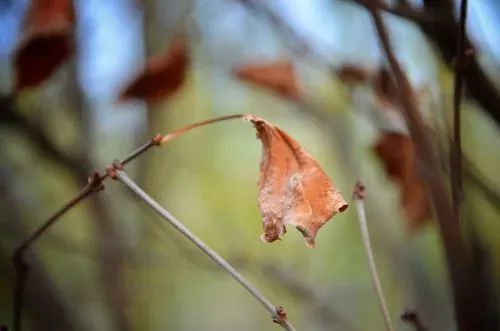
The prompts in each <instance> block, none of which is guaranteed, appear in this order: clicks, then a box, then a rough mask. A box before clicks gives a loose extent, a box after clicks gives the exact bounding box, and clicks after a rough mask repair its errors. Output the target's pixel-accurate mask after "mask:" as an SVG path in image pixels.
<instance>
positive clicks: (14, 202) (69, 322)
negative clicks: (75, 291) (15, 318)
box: [0, 168, 83, 331]
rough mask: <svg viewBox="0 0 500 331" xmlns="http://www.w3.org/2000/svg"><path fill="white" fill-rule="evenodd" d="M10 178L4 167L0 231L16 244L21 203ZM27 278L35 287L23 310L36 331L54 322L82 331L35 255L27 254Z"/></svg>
mask: <svg viewBox="0 0 500 331" xmlns="http://www.w3.org/2000/svg"><path fill="white" fill-rule="evenodd" d="M13 178H14V176H12V175H11V174H10V171H7V170H6V169H5V168H2V169H0V200H1V201H2V208H3V209H2V210H3V213H2V216H3V217H2V220H1V221H0V228H1V231H2V233H3V234H4V240H6V239H7V238H9V239H10V240H12V241H17V240H19V239H21V238H23V237H25V236H26V235H27V234H26V231H25V229H24V228H23V226H22V217H21V215H20V210H21V209H22V208H23V207H22V206H23V205H24V202H23V201H21V198H20V197H18V196H17V195H16V194H14V193H13V192H12V189H11V188H12V187H14V186H15V183H14V182H13ZM0 252H1V250H0ZM30 264H31V277H32V279H33V283H35V284H36V286H29V287H27V289H26V299H27V300H26V302H27V304H26V309H27V310H28V311H29V313H30V314H29V315H30V316H31V318H32V320H33V323H34V324H35V325H36V326H37V328H36V329H37V330H40V331H42V330H44V331H51V330H54V325H53V321H58V325H59V326H60V328H61V329H64V330H68V331H72V330H81V329H83V326H82V321H81V320H80V318H79V317H78V314H76V311H75V310H73V309H72V307H71V305H70V303H69V302H66V301H65V300H64V299H63V297H62V296H61V295H60V293H59V291H58V289H57V288H56V286H55V284H53V283H52V281H51V278H50V275H49V274H48V273H47V271H46V270H45V269H44V268H43V264H42V263H41V262H40V260H39V259H38V257H37V255H36V254H35V253H33V254H30Z"/></svg>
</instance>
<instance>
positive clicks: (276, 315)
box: [115, 165, 295, 331]
mask: <svg viewBox="0 0 500 331" xmlns="http://www.w3.org/2000/svg"><path fill="white" fill-rule="evenodd" d="M115 169H116V178H117V179H118V180H120V182H122V183H123V184H124V185H125V186H126V187H127V188H128V189H129V190H131V191H132V192H133V193H134V194H135V195H137V197H138V198H140V199H141V200H143V201H144V202H145V203H146V204H147V205H148V206H149V207H151V208H152V209H153V210H154V211H155V212H156V213H158V215H160V216H161V217H162V218H163V219H164V220H165V221H167V222H168V223H169V224H170V225H171V226H173V227H174V228H175V229H176V230H177V231H179V232H180V233H181V234H182V235H183V236H184V237H186V238H187V239H188V240H189V241H191V242H192V243H193V244H194V245H196V246H197V247H198V248H199V249H200V250H201V251H203V253H205V254H206V255H208V257H210V258H211V259H212V260H213V261H214V262H215V263H216V264H217V265H219V266H220V267H221V268H222V269H224V270H226V271H227V272H228V273H229V274H230V275H231V277H233V278H234V279H235V280H236V281H237V282H238V283H240V285H241V286H243V287H244V288H245V289H246V290H247V291H248V292H249V293H250V294H251V295H252V296H253V297H254V298H255V299H257V301H259V302H260V303H261V304H262V305H263V306H264V308H266V309H267V310H268V311H269V312H270V313H271V314H272V317H273V321H274V322H276V323H278V324H279V325H281V326H282V327H283V329H285V330H290V331H292V330H295V329H294V327H293V326H292V325H291V324H290V322H288V320H287V319H286V314H285V313H284V310H283V308H281V307H276V306H275V305H273V304H272V303H271V302H270V301H269V300H268V299H267V298H266V297H265V296H264V295H263V294H261V293H260V292H259V291H258V290H257V289H256V288H255V287H254V286H253V285H252V284H250V283H249V282H248V280H247V279H246V278H245V277H243V276H242V275H241V274H240V273H239V272H238V271H237V270H236V269H234V268H233V267H232V266H231V265H230V264H229V263H228V262H227V261H226V260H224V259H223V258H222V257H221V256H220V255H219V254H217V252H215V251H214V250H213V249H212V248H210V247H209V246H208V245H206V244H205V243H204V242H203V241H202V240H201V239H200V238H198V237H197V236H196V235H194V234H193V233H192V232H191V231H190V230H189V229H188V228H187V227H186V226H184V224H182V223H181V222H180V221H179V220H178V219H177V218H175V217H174V216H173V215H172V214H170V213H169V212H168V211H167V210H165V209H164V208H163V207H162V206H160V205H159V204H158V203H157V202H156V201H155V200H154V199H153V198H151V197H150V196H149V195H148V194H147V193H146V192H144V191H143V190H142V189H141V188H140V187H139V186H138V185H137V184H136V183H135V182H134V181H132V179H130V177H129V176H128V175H127V174H126V173H125V172H124V171H122V170H120V169H119V165H117V167H116V168H115Z"/></svg>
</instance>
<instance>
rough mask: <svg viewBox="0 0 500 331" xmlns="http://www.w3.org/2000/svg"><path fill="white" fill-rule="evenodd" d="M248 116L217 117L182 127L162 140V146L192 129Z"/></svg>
mask: <svg viewBox="0 0 500 331" xmlns="http://www.w3.org/2000/svg"><path fill="white" fill-rule="evenodd" d="M245 116H246V115H245V114H233V115H227V116H221V117H215V118H211V119H209V120H206V121H201V122H196V123H193V124H190V125H186V126H185V127H182V128H180V129H177V130H174V131H172V132H170V133H169V134H167V135H165V136H164V137H163V139H161V144H165V143H167V142H169V141H170V140H172V139H174V138H177V137H178V136H180V135H182V134H184V133H186V132H188V131H191V130H192V129H195V128H199V127H201V126H205V125H209V124H214V123H218V122H222V121H227V120H234V119H241V118H244V117H245Z"/></svg>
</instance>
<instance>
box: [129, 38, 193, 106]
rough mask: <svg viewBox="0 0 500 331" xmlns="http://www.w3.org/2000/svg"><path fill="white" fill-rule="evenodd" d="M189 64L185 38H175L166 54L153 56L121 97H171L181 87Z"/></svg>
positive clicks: (152, 98)
mask: <svg viewBox="0 0 500 331" xmlns="http://www.w3.org/2000/svg"><path fill="white" fill-rule="evenodd" d="M188 66H189V56H188V49H187V45H186V42H185V40H184V39H181V38H177V39H175V40H174V41H173V42H172V44H171V45H170V47H169V48H168V49H167V51H166V52H165V53H164V54H160V55H157V56H154V57H152V58H151V59H150V60H149V61H148V62H147V63H146V66H145V67H144V69H143V70H142V71H141V72H140V73H139V74H138V75H137V76H136V78H134V80H133V81H132V82H131V83H130V84H129V85H128V86H127V87H126V88H125V89H124V91H123V92H122V94H121V97H120V98H121V99H122V100H126V99H143V100H145V101H148V102H157V101H161V100H164V99H168V98H170V97H171V96H172V95H174V94H175V93H176V92H177V91H179V89H180V88H181V86H182V84H183V83H184V81H185V79H186V73H187V69H188Z"/></svg>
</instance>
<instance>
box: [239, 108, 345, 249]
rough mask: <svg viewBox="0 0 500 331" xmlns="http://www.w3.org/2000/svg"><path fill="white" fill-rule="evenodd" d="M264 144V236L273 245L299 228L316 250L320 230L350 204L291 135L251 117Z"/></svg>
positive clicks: (261, 188)
mask: <svg viewBox="0 0 500 331" xmlns="http://www.w3.org/2000/svg"><path fill="white" fill-rule="evenodd" d="M247 119H248V120H250V121H251V122H252V123H253V125H254V126H255V128H256V130H257V136H258V138H259V139H260V140H261V141H262V145H263V152H262V160H261V165H260V177H259V182H258V189H259V198H258V200H259V205H260V212H261V215H262V218H263V228H264V234H263V235H262V236H261V239H262V240H263V241H266V242H273V241H275V240H277V239H280V237H281V236H282V235H283V234H285V233H286V228H285V226H286V225H289V224H290V225H293V226H295V227H296V228H297V229H298V230H299V231H300V232H301V233H302V234H303V236H304V239H305V242H306V245H308V246H310V247H312V246H314V239H315V237H316V234H317V232H318V230H319V229H320V228H321V226H323V225H324V224H325V223H326V222H327V221H328V220H329V219H330V218H332V217H333V216H334V215H335V214H337V213H338V212H343V211H344V210H346V209H347V206H348V205H347V203H346V202H345V201H344V198H343V197H342V195H341V194H340V192H339V191H338V190H337V189H336V188H335V186H334V184H333V183H332V182H331V181H330V179H329V178H328V177H327V176H326V174H325V172H324V171H323V170H322V169H321V167H320V166H319V164H318V163H317V162H316V161H315V160H314V159H313V158H312V157H311V155H310V154H309V153H308V152H306V151H305V150H304V149H302V147H301V146H300V145H299V144H298V143H297V142H296V141H295V140H293V139H292V138H291V137H290V136H289V135H288V134H286V133H285V132H284V131H282V130H281V129H279V128H277V127H275V126H274V125H272V124H271V123H269V122H266V121H265V120H263V119H261V118H258V117H254V116H250V115H249V116H248V117H247Z"/></svg>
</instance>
